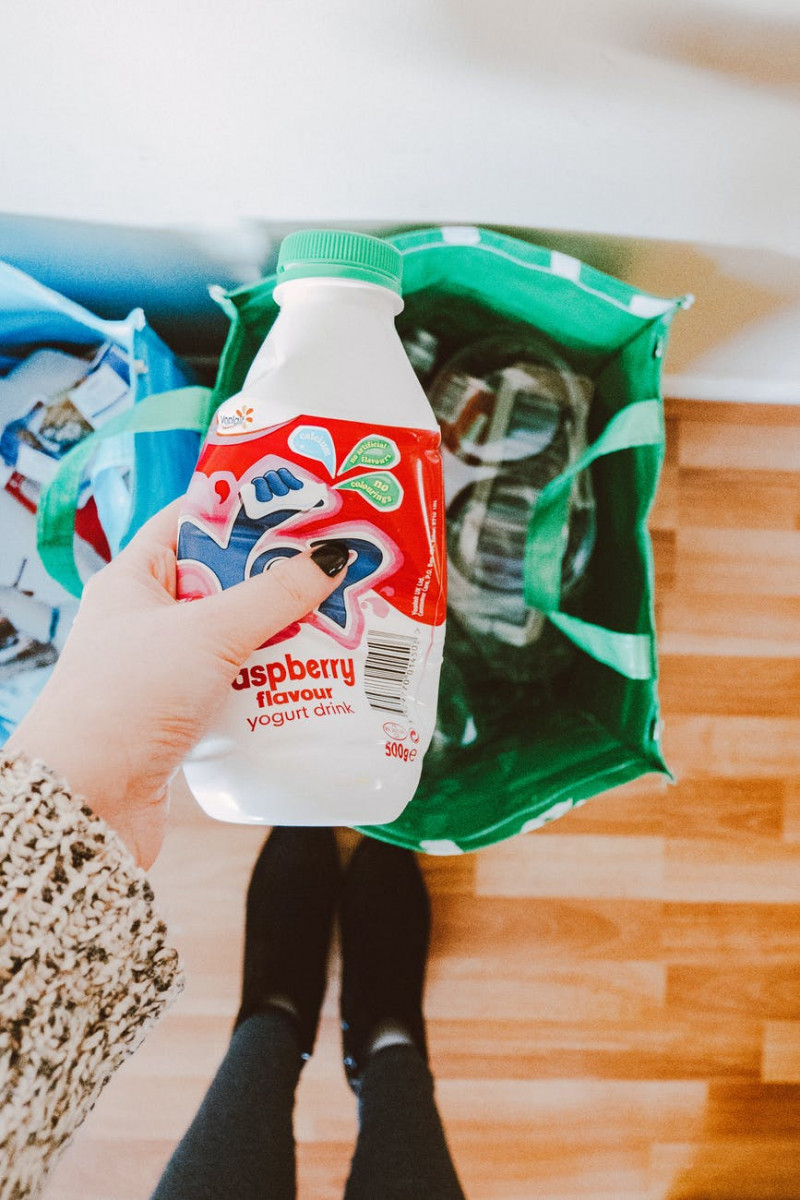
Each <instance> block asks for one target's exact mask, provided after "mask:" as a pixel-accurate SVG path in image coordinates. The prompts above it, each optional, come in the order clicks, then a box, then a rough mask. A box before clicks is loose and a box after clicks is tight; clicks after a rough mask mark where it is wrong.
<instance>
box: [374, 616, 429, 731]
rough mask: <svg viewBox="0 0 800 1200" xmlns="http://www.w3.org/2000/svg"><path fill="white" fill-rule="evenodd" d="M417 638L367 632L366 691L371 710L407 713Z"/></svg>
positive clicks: (397, 634) (383, 632) (382, 632)
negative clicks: (407, 698) (409, 684)
mask: <svg viewBox="0 0 800 1200" xmlns="http://www.w3.org/2000/svg"><path fill="white" fill-rule="evenodd" d="M417 647H418V642H417V639H416V638H414V637H403V635H402V634H399V633H387V632H385V631H383V630H381V632H378V631H376V630H367V659H366V662H365V663H364V691H365V692H366V696H367V700H368V701H369V706H370V708H377V709H380V710H381V711H383V712H392V713H405V710H406V708H405V699H406V688H407V687H408V680H409V678H410V676H411V673H412V672H413V670H414V664H415V662H416V660H417Z"/></svg>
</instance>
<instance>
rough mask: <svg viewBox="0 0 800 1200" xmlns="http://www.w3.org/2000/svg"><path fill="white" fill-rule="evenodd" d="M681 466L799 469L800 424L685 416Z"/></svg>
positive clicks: (751, 470)
mask: <svg viewBox="0 0 800 1200" xmlns="http://www.w3.org/2000/svg"><path fill="white" fill-rule="evenodd" d="M680 426H681V442H680V459H679V461H680V465H681V467H693V468H695V469H696V468H698V467H700V468H704V469H705V470H709V469H716V470H731V469H734V470H739V471H749V472H756V471H759V472H761V471H763V472H772V471H800V424H798V423H796V422H794V421H792V422H787V423H786V424H785V425H780V424H777V423H773V422H766V421H765V422H762V423H759V424H758V425H754V424H745V423H735V422H726V421H722V422H720V423H712V422H710V421H692V420H689V421H687V420H682V421H681V423H680Z"/></svg>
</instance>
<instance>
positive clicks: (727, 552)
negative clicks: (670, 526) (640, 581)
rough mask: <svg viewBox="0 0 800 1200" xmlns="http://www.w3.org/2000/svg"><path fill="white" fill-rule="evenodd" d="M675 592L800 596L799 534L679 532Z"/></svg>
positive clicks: (775, 532)
mask: <svg viewBox="0 0 800 1200" xmlns="http://www.w3.org/2000/svg"><path fill="white" fill-rule="evenodd" d="M675 587H676V588H680V589H681V590H684V591H688V592H694V593H699V594H701V595H705V594H708V593H713V594H723V595H746V596H747V595H750V596H786V597H796V596H797V595H798V593H800V532H798V531H792V532H787V531H786V530H772V529H705V528H686V527H682V528H680V529H679V530H678V532H677V540H676V559H675Z"/></svg>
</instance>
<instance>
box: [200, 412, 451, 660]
mask: <svg viewBox="0 0 800 1200" xmlns="http://www.w3.org/2000/svg"><path fill="white" fill-rule="evenodd" d="M251 417H252V410H248V409H247V407H246V405H242V407H241V408H240V409H239V410H238V411H237V413H236V414H235V415H234V416H225V417H221V418H218V420H217V424H216V427H215V428H214V429H213V430H212V432H211V433H210V434H209V437H208V439H207V441H206V444H205V446H204V447H203V451H202V453H201V455H200V460H199V462H198V464H197V469H196V472H195V475H194V478H193V479H192V482H191V485H190V487H189V491H188V493H187V497H186V503H185V506H184V510H183V514H182V518H181V527H180V533H179V539H178V560H179V566H178V594H179V596H180V597H181V598H182V599H197V598H199V597H201V596H205V595H209V594H211V593H213V592H215V591H218V590H219V589H221V588H226V587H232V586H233V585H234V584H236V583H239V582H241V581H242V580H243V579H246V578H248V577H249V576H251V575H255V574H258V573H260V572H261V571H264V570H269V568H270V566H271V565H272V564H273V563H274V562H275V561H277V560H278V559H280V558H287V557H291V556H292V555H294V554H297V553H300V552H301V551H303V550H305V549H307V548H309V547H313V546H314V544H316V543H319V542H321V541H327V540H330V539H333V538H335V539H337V540H339V541H344V542H346V543H347V545H348V547H349V549H350V562H349V564H348V567H347V570H346V572H345V575H344V577H343V580H342V583H341V584H340V585H339V587H338V588H337V589H336V591H335V592H334V593H333V595H332V596H330V597H329V598H328V599H327V600H326V601H325V602H324V603H323V604H322V605H321V606H320V608H319V609H317V610H315V611H314V612H313V613H311V614H310V615H309V616H308V617H307V618H306V620H307V622H308V623H309V624H311V625H314V626H316V627H317V628H319V629H321V630H323V631H324V632H325V633H327V634H329V635H330V636H331V637H333V638H334V639H335V640H336V641H337V642H338V643H339V644H340V645H341V646H344V647H355V646H357V645H359V643H360V641H361V637H362V634H363V632H364V625H365V609H368V610H371V611H372V612H373V613H374V614H375V615H376V616H378V615H380V616H384V617H386V616H388V615H389V606H391V608H393V609H394V610H396V611H397V612H398V613H401V614H402V615H403V616H404V617H405V618H409V619H411V620H413V621H414V622H416V623H419V624H422V625H428V626H438V625H441V624H442V622H443V621H444V619H445V563H446V553H445V542H444V498H443V492H442V468H441V459H440V456H439V434H438V433H435V432H432V431H430V430H424V429H404V428H397V427H395V426H382V425H371V424H370V425H367V424H364V423H362V422H358V421H339V420H332V419H330V418H325V419H321V418H315V417H298V418H297V419H296V420H294V421H289V422H287V423H285V424H282V425H275V426H273V427H272V428H270V429H267V430H265V431H264V432H263V433H261V432H259V433H257V434H253V433H247V432H246V430H247V426H248V424H249V421H250V419H251ZM221 422H227V424H224V425H223V424H221ZM243 431H244V432H243ZM376 606H377V607H376ZM379 609H380V610H381V611H380V612H379V611H378V610H379ZM367 616H369V612H368V613H367ZM295 632H297V626H294V627H292V629H291V630H287V631H284V633H283V634H282V635H281V638H286V637H288V636H291V635H292V634H293V633H295Z"/></svg>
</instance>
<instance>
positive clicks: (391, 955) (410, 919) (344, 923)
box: [339, 838, 430, 1093]
mask: <svg viewBox="0 0 800 1200" xmlns="http://www.w3.org/2000/svg"><path fill="white" fill-rule="evenodd" d="M339 921H340V928H341V941H342V995H341V1016H342V1042H343V1047H344V1065H345V1071H346V1073H347V1079H348V1082H349V1084H350V1086H351V1088H352V1089H353V1091H355V1092H356V1093H357V1092H358V1090H359V1087H360V1084H361V1078H362V1075H363V1072H364V1068H365V1066H366V1063H367V1060H368V1059H369V1056H370V1054H372V1053H377V1052H378V1050H380V1049H382V1048H383V1047H385V1046H390V1045H398V1044H410V1045H413V1046H416V1048H417V1049H418V1050H419V1052H420V1054H422V1056H423V1058H425V1059H426V1060H427V1056H428V1048H427V1042H426V1038H425V1021H424V1018H423V1015H422V992H423V988H424V984H425V966H426V963H427V959H428V941H429V937H430V904H429V901H428V893H427V890H426V888H425V883H424V880H423V878H422V874H421V872H420V869H419V866H418V865H417V860H416V858H415V856H414V855H413V854H412V853H411V851H410V850H401V849H399V848H398V847H397V846H389V845H387V844H386V843H385V842H378V841H373V840H372V839H370V838H365V839H364V841H363V842H362V843H361V845H360V846H359V847H358V849H357V850H356V852H355V854H354V855H353V857H352V859H351V861H350V865H349V867H348V869H347V872H346V874H345V879H344V886H343V889H342V898H341V901H340V906H339Z"/></svg>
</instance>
